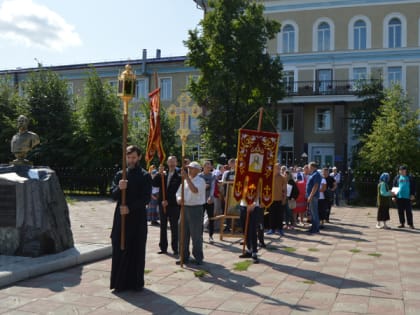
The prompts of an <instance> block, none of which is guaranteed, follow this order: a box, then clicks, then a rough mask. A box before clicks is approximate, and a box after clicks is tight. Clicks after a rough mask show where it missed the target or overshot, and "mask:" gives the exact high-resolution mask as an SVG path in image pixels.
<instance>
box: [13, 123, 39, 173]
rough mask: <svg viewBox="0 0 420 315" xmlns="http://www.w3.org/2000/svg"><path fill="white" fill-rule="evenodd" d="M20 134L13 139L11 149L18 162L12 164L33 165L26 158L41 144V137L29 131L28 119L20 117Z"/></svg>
mask: <svg viewBox="0 0 420 315" xmlns="http://www.w3.org/2000/svg"><path fill="white" fill-rule="evenodd" d="M17 123H18V128H19V132H18V133H17V134H15V135H14V136H13V138H12V142H11V148H12V153H13V154H14V155H15V157H16V160H14V161H13V162H12V164H15V165H28V164H31V163H30V162H29V161H28V160H26V156H27V154H28V152H29V151H31V150H32V148H33V147H35V146H37V145H38V144H39V142H40V141H39V136H38V135H37V134H36V133H34V132H31V131H28V123H29V121H28V118H27V117H26V116H24V115H20V116H19V117H18V119H17Z"/></svg>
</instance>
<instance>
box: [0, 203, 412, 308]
mask: <svg viewBox="0 0 420 315" xmlns="http://www.w3.org/2000/svg"><path fill="white" fill-rule="evenodd" d="M113 209H114V205H113V203H112V202H111V201H109V200H97V199H96V198H88V199H82V200H76V201H75V202H74V203H72V204H71V205H70V210H71V220H72V227H73V233H74V237H75V240H76V243H78V244H81V245H84V246H93V245H95V246H104V247H106V246H108V245H109V232H110V226H111V223H112V213H113ZM375 216H376V209H374V208H350V207H340V208H333V213H332V220H331V222H332V224H330V225H328V226H327V227H326V228H325V229H324V230H322V232H321V234H319V235H308V234H307V233H305V232H304V231H303V230H300V229H295V230H294V231H286V235H285V237H279V236H267V237H266V242H267V244H268V247H267V249H262V250H261V251H260V252H259V255H260V259H261V262H260V264H257V265H255V264H254V265H251V266H250V267H249V268H248V270H246V271H236V270H234V264H235V263H237V262H240V261H241V259H239V258H238V255H239V253H240V251H241V249H242V246H240V245H239V239H238V238H225V240H224V241H223V242H221V241H219V240H218V238H215V240H216V242H215V244H214V245H210V244H208V243H205V245H204V246H205V248H204V254H205V264H204V265H203V266H194V265H191V266H190V265H188V266H186V267H185V268H184V269H182V268H180V267H179V266H177V265H175V258H174V257H173V256H172V255H158V254H157V251H158V250H159V248H158V242H159V240H158V235H159V228H158V227H155V226H149V227H148V230H149V234H148V243H147V256H146V286H145V289H144V290H143V291H142V292H124V293H120V294H114V293H112V292H110V291H109V289H108V287H109V271H110V262H111V261H110V259H109V258H107V259H103V260H99V261H96V262H93V263H90V264H82V265H80V264H79V265H76V266H73V267H71V268H67V269H63V270H59V271H57V272H53V273H48V274H44V275H41V276H38V277H32V278H30V279H28V280H24V281H21V282H18V283H15V284H13V285H10V286H8V287H4V288H3V289H1V290H0V314H212V315H217V314H230V315H232V314H308V313H309V314H420V298H419V296H420V268H419V266H420V230H409V229H403V230H400V229H396V228H393V229H392V230H382V229H380V230H378V229H376V228H375V223H376V222H375ZM391 219H392V221H391V226H393V227H395V226H396V225H398V219H397V213H396V210H395V209H392V210H391ZM414 222H415V223H416V222H418V224H420V213H419V212H415V213H414ZM204 239H207V238H206V237H205V238H204ZM1 259H4V258H3V257H0V261H1ZM10 259H12V258H10ZM13 259H15V261H14V262H13V264H15V265H19V264H20V258H13ZM47 263H48V259H47V260H46V261H45V262H44V264H47ZM76 263H77V262H76ZM41 265H42V264H41ZM197 267H199V268H197ZM0 270H3V267H2V265H1V264H0ZM197 270H204V271H206V272H207V273H206V274H205V275H204V276H203V277H196V275H195V274H194V272H195V271H197Z"/></svg>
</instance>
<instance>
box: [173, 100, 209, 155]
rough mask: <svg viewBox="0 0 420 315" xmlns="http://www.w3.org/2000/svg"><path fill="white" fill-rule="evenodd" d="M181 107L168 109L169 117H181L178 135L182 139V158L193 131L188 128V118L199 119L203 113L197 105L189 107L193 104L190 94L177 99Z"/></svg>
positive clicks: (174, 106)
mask: <svg viewBox="0 0 420 315" xmlns="http://www.w3.org/2000/svg"><path fill="white" fill-rule="evenodd" d="M177 101H178V104H179V106H176V105H175V104H172V105H171V106H169V108H168V115H169V117H172V118H175V117H179V128H178V130H177V134H178V135H179V136H180V137H181V143H182V157H184V155H185V144H186V143H187V137H188V136H189V135H190V133H191V130H190V128H189V126H188V118H189V117H190V116H191V117H193V118H197V117H198V116H199V115H200V114H201V113H202V109H201V107H200V106H198V105H197V104H195V103H194V104H193V105H191V106H190V105H189V104H190V103H191V97H190V96H189V95H188V93H186V92H184V93H181V95H180V96H178V98H177Z"/></svg>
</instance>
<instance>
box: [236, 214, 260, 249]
mask: <svg viewBox="0 0 420 315" xmlns="http://www.w3.org/2000/svg"><path fill="white" fill-rule="evenodd" d="M258 209H260V208H257V207H256V208H255V209H254V211H251V212H250V213H249V221H248V233H247V235H246V248H247V249H248V251H252V253H257V251H258V247H257V246H258V244H257V217H258ZM239 214H240V220H241V224H242V229H243V231H244V233H245V225H246V216H247V210H246V207H243V206H240V207H239Z"/></svg>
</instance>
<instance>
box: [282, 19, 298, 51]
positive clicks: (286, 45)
mask: <svg viewBox="0 0 420 315" xmlns="http://www.w3.org/2000/svg"><path fill="white" fill-rule="evenodd" d="M282 40H283V46H282V47H283V52H284V53H293V52H295V28H294V27H293V26H292V25H290V24H288V25H286V26H285V27H284V28H283V39H282Z"/></svg>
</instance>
